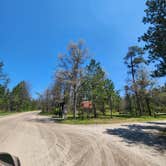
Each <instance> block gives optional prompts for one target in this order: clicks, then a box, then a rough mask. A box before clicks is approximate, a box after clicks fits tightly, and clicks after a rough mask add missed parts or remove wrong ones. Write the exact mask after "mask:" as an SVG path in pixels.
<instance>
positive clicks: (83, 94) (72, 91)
mask: <svg viewBox="0 0 166 166" xmlns="http://www.w3.org/2000/svg"><path fill="white" fill-rule="evenodd" d="M67 48H68V53H67V54H61V55H59V68H58V70H57V71H56V73H55V81H54V82H53V84H52V86H51V88H48V89H47V90H46V91H45V93H44V94H43V95H41V96H40V101H41V105H42V110H43V111H44V112H54V113H56V111H57V112H58V111H60V110H59V109H58V108H60V107H59V105H60V104H61V103H64V107H65V108H64V109H65V112H67V113H72V114H73V117H74V118H76V116H77V115H79V116H84V115H83V114H84V113H86V114H87V116H88V117H89V116H92V117H95V118H96V117H97V116H98V114H100V113H101V114H102V115H105V114H106V107H107V109H109V111H110V113H111V115H112V111H113V109H116V110H118V109H119V107H120V96H119V93H118V91H116V90H115V87H114V84H113V82H112V81H111V80H110V79H108V77H107V75H106V73H105V71H104V70H103V69H102V67H101V65H100V63H99V62H97V61H96V60H94V59H90V57H89V54H88V50H87V48H86V47H85V44H84V42H83V41H79V42H78V43H70V44H69V45H68V47H67ZM82 101H91V102H92V109H87V110H85V109H83V108H82V107H81V102H82Z"/></svg>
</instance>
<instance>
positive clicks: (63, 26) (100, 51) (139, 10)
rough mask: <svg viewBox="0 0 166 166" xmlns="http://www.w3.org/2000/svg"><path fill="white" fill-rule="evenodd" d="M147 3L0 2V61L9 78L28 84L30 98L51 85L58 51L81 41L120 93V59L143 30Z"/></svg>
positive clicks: (129, 0) (122, 76) (126, 0)
mask: <svg viewBox="0 0 166 166" xmlns="http://www.w3.org/2000/svg"><path fill="white" fill-rule="evenodd" d="M144 9H145V0H121V1H117V0H28V1H27V0H15V1H13V0H1V1H0V59H2V60H3V61H4V63H5V71H6V72H7V73H8V74H9V76H10V78H11V83H10V88H12V87H13V86H15V85H16V84H17V83H18V82H19V81H21V80H26V81H28V82H29V83H30V85H31V88H32V94H33V96H35V93H36V92H42V91H43V90H44V89H45V88H46V87H48V85H49V84H50V83H51V81H52V77H53V73H54V71H55V69H56V65H57V55H58V53H61V52H62V53H64V52H65V51H66V46H67V44H68V43H69V42H70V41H77V40H78V39H84V40H85V41H86V45H87V47H88V48H89V50H90V53H91V54H92V55H93V56H94V58H95V59H97V60H98V61H100V62H101V65H102V66H103V68H104V70H105V71H106V72H107V73H108V75H109V77H110V78H111V79H112V80H113V81H114V83H115V86H116V88H117V89H123V86H124V84H125V79H126V67H125V66H124V64H123V57H124V56H125V54H126V52H127V49H128V47H129V46H131V45H135V44H137V38H138V37H139V36H140V35H142V34H143V33H144V32H145V30H146V27H145V25H144V24H143V23H142V22H141V21H142V17H143V16H144Z"/></svg>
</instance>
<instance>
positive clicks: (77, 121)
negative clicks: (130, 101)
mask: <svg viewBox="0 0 166 166" xmlns="http://www.w3.org/2000/svg"><path fill="white" fill-rule="evenodd" d="M157 120H166V116H161V117H157V118H154V117H150V116H141V117H130V116H122V115H120V116H119V115H118V116H113V118H112V119H111V118H108V117H105V118H96V119H95V118H92V119H80V118H77V119H72V118H68V119H65V120H57V122H59V123H62V124H84V125H86V124H113V123H127V122H151V121H157Z"/></svg>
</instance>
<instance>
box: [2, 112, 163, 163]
mask: <svg viewBox="0 0 166 166" xmlns="http://www.w3.org/2000/svg"><path fill="white" fill-rule="evenodd" d="M165 124H166V123H165V122H164V123H161V124H160V123H159V124H135V125H134V126H127V125H120V124H119V125H88V126H74V125H61V124H56V123H54V122H52V121H50V120H49V118H47V117H42V116H39V115H37V112H29V113H22V114H18V115H12V116H8V117H3V118H0V151H1V152H9V153H11V154H13V155H15V156H18V157H19V158H20V160H21V164H22V165H23V166H144V165H148V166H153V165H160V166H165V165H166V150H165V142H163V141H166V140H162V139H161V140H160V141H162V142H159V143H158V142H155V141H156V140H154V139H151V137H149V135H148V137H145V138H143V139H141V140H139V139H138V138H139V137H140V135H138V137H136V138H135V139H136V140H137V142H134V141H133V140H132V139H131V138H133V137H132V133H130V131H134V127H137V128H138V129H137V130H138V131H137V133H139V132H140V130H141V132H142V131H144V130H147V131H148V132H149V131H153V132H154V131H155V132H156V133H157V130H155V129H156V128H155V127H156V126H158V128H157V129H164V128H165ZM132 125H133V124H132ZM136 125H137V126H136ZM140 125H143V126H144V128H143V127H142V128H140ZM127 129H128V130H127ZM118 131H119V133H118ZM123 132H126V133H124V135H123V134H122V133H123ZM127 132H128V133H127ZM145 132H146V131H145ZM125 134H129V135H131V137H128V135H125ZM141 135H143V132H142V134H141ZM126 136H127V137H126ZM157 138H158V137H156V138H155V139H157ZM146 139H149V140H146ZM131 140H132V142H131ZM146 141H147V142H146ZM152 141H154V142H152ZM150 142H152V143H155V146H153V145H152V144H149V143H150ZM159 145H161V147H160V149H156V148H159Z"/></svg>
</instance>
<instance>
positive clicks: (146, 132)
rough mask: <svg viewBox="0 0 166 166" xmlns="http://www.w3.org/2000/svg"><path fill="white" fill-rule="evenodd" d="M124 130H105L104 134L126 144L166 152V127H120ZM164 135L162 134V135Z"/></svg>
mask: <svg viewBox="0 0 166 166" xmlns="http://www.w3.org/2000/svg"><path fill="white" fill-rule="evenodd" d="M122 126H123V127H124V128H115V129H106V133H107V134H110V135H116V136H119V137H121V138H123V141H125V142H126V143H128V144H133V145H134V144H145V145H147V146H152V147H154V148H155V149H156V150H158V151H161V152H163V151H165V150H166V134H165V133H166V127H165V126H164V127H163V126H162V127H161V126H157V125H155V126H153V125H151V126H146V125H122ZM163 133H164V134H163Z"/></svg>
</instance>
